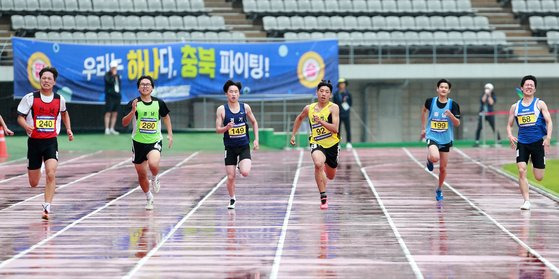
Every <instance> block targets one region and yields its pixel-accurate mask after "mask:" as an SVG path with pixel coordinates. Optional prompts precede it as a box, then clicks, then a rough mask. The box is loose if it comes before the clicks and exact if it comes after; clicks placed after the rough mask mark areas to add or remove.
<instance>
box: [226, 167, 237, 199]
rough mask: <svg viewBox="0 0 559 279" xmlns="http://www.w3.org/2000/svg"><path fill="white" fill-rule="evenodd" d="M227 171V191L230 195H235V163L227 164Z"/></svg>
mask: <svg viewBox="0 0 559 279" xmlns="http://www.w3.org/2000/svg"><path fill="white" fill-rule="evenodd" d="M225 172H226V173H227V192H229V197H231V198H233V197H234V196H235V175H236V174H235V165H226V166H225Z"/></svg>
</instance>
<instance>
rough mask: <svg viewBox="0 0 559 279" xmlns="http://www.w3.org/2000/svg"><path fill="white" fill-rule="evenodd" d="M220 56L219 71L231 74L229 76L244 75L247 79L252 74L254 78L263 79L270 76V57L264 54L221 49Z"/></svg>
mask: <svg viewBox="0 0 559 279" xmlns="http://www.w3.org/2000/svg"><path fill="white" fill-rule="evenodd" d="M219 56H220V57H221V65H220V68H219V73H220V74H226V75H229V78H233V77H234V76H243V77H244V78H245V79H246V78H248V77H249V76H250V77H251V78H252V79H262V78H263V77H269V76H270V58H268V57H264V55H262V54H253V53H248V52H234V51H232V50H229V51H227V50H221V51H219Z"/></svg>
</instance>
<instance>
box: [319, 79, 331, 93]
mask: <svg viewBox="0 0 559 279" xmlns="http://www.w3.org/2000/svg"><path fill="white" fill-rule="evenodd" d="M322 86H326V87H328V88H330V92H332V83H331V82H330V80H325V79H323V80H321V81H320V82H319V83H318V86H316V91H318V90H319V89H320V87H322Z"/></svg>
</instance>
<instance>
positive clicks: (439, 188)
mask: <svg viewBox="0 0 559 279" xmlns="http://www.w3.org/2000/svg"><path fill="white" fill-rule="evenodd" d="M435 190H437V191H442V190H443V188H442V187H441V186H437V188H435Z"/></svg>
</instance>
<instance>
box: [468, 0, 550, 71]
mask: <svg viewBox="0 0 559 279" xmlns="http://www.w3.org/2000/svg"><path fill="white" fill-rule="evenodd" d="M471 3H472V8H473V9H474V10H475V11H476V14H477V15H481V16H486V17H487V18H489V23H490V24H491V26H492V27H494V28H495V30H498V31H503V32H505V34H506V35H507V40H508V41H509V42H511V43H513V44H515V45H514V46H512V51H513V55H515V56H518V57H524V56H525V55H528V56H529V57H530V58H529V60H530V62H554V61H555V58H554V57H553V54H551V53H550V52H549V48H548V46H547V43H546V41H545V40H541V41H537V42H536V41H529V42H526V47H525V46H523V45H521V43H520V42H521V41H520V40H514V38H515V37H517V38H522V37H528V38H529V37H532V32H531V31H530V28H529V25H528V23H527V21H526V22H521V20H520V19H517V18H515V15H514V13H513V12H512V8H511V6H510V3H509V4H507V5H505V6H504V7H502V6H501V5H500V4H499V3H497V1H487V0H471ZM518 62H524V61H523V60H522V61H518Z"/></svg>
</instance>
